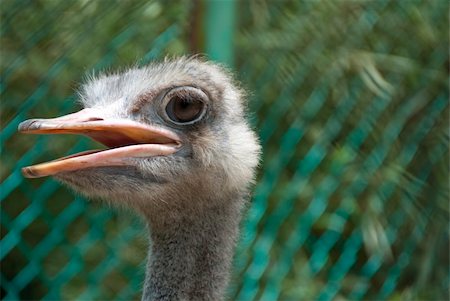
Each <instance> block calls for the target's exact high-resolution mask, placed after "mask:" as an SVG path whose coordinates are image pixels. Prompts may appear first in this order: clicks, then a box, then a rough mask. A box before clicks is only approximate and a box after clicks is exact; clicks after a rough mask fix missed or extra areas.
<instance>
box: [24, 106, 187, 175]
mask: <svg viewBox="0 0 450 301" xmlns="http://www.w3.org/2000/svg"><path fill="white" fill-rule="evenodd" d="M19 132H21V133H26V134H81V135H86V136H88V137H90V138H91V139H93V140H96V141H98V142H100V143H102V144H104V145H106V146H108V147H109V148H111V149H107V150H93V151H87V152H83V153H78V154H74V155H71V156H68V157H64V158H60V159H57V160H55V161H51V162H47V163H42V164H38V165H33V166H28V167H24V168H23V169H22V173H23V174H24V176H25V177H28V178H37V177H45V176H51V175H55V174H58V173H61V172H69V171H75V170H80V169H85V168H90V167H100V166H127V165H131V164H132V161H133V158H139V157H140V158H142V157H153V156H167V155H170V154H173V153H175V152H176V151H178V149H179V147H180V146H181V139H180V138H179V136H178V135H177V134H175V133H174V132H172V131H169V130H166V129H164V128H160V127H156V126H150V125H147V124H143V123H139V122H136V121H131V120H127V119H104V118H102V117H100V114H99V112H98V111H96V110H94V109H84V110H81V111H79V112H77V113H73V114H69V115H66V116H62V117H59V118H53V119H29V120H26V121H24V122H22V123H21V124H20V125H19Z"/></svg>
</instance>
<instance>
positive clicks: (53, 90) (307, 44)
mask: <svg viewBox="0 0 450 301" xmlns="http://www.w3.org/2000/svg"><path fill="white" fill-rule="evenodd" d="M197 4H198V3H197ZM203 4H204V3H203ZM236 6H237V12H238V14H237V15H236V18H235V20H234V21H235V22H236V24H237V25H236V28H237V31H236V35H235V45H234V55H235V57H236V61H235V63H234V66H235V67H234V69H235V70H234V71H235V73H236V74H237V76H238V78H239V79H240V80H241V81H242V82H243V83H244V86H245V87H246V88H247V89H248V90H249V91H250V94H249V107H250V109H249V112H251V113H250V118H251V119H252V122H253V124H254V126H255V128H256V129H257V130H258V132H259V135H260V137H261V142H262V145H263V147H264V157H263V163H262V166H261V168H260V172H259V176H258V181H257V184H256V186H255V188H254V195H253V200H252V203H251V206H250V208H249V210H248V212H247V215H246V218H245V220H244V221H243V224H242V238H241V241H240V243H239V246H238V250H237V253H236V254H237V255H236V258H235V264H234V269H233V279H232V281H231V284H230V288H229V292H228V295H229V298H230V299H233V300H299V299H318V300H335V299H351V300H362V299H382V300H384V299H390V300H395V299H399V298H405V299H447V298H448V291H449V270H448V266H449V260H448V252H449V250H448V246H449V233H448V213H449V208H448V199H449V181H448V166H449V129H448V122H449V120H448V116H449V106H448V104H449V100H448V99H449V95H448V62H449V61H448V43H449V41H448V14H447V13H448V9H449V5H448V1H446V0H436V1H431V2H430V1H423V2H422V1H384V0H378V1H337V2H331V1H297V2H294V1H291V2H289V1H287V2H285V1H280V2H264V1H248V2H242V3H239V4H238V5H236ZM0 7H1V28H0V31H1V70H2V80H1V83H0V84H1V85H0V91H1V95H2V96H1V120H0V122H1V128H2V131H1V134H0V137H1V151H2V156H1V157H2V162H1V163H2V164H1V165H2V168H1V179H2V184H1V189H0V201H1V206H2V208H1V209H2V210H1V211H0V214H1V242H0V260H1V264H2V265H1V266H2V269H1V279H0V280H1V281H0V287H1V296H2V299H5V300H25V299H44V300H55V299H79V300H84V299H86V300H91V299H120V300H129V299H138V298H139V295H140V289H141V288H140V287H141V283H142V281H143V276H144V261H145V254H146V239H145V235H144V234H143V228H144V227H143V225H142V223H141V222H140V221H139V220H136V219H135V217H134V216H132V215H128V214H126V213H118V212H116V211H115V210H113V209H110V208H105V207H104V206H102V205H101V204H97V203H95V202H87V201H86V200H84V199H82V198H81V197H78V196H74V195H73V194H72V193H71V192H69V191H68V190H66V189H65V188H63V187H61V186H60V185H59V184H58V183H57V182H55V181H54V180H52V179H43V180H33V181H30V180H24V179H23V178H22V176H21V174H20V168H21V167H23V166H26V165H31V164H33V163H36V162H42V161H47V160H50V159H53V158H56V157H60V156H61V155H62V154H64V153H66V154H71V153H74V152H77V151H82V150H86V149H88V148H89V147H90V146H92V144H91V143H92V142H90V141H88V140H85V139H80V138H78V137H77V138H71V137H67V138H66V137H65V138H63V139H52V140H50V139H49V138H48V137H46V136H40V137H30V136H25V135H18V134H16V129H17V126H18V124H19V122H21V121H23V120H25V119H27V118H31V117H52V116H57V115H61V114H65V113H69V112H71V111H74V110H75V109H77V104H76V94H75V93H74V90H75V89H76V87H77V84H76V82H77V81H78V80H81V79H82V76H83V75H84V74H86V73H89V72H91V70H94V71H100V70H116V69H118V68H119V69H120V68H121V67H123V66H127V65H130V64H145V63H146V62H148V61H150V60H153V59H158V58H161V57H164V56H165V55H181V54H186V53H189V52H190V51H191V49H192V48H199V49H201V45H200V47H195V46H196V45H194V47H193V46H192V43H193V41H192V40H193V38H192V36H193V35H192V31H193V30H200V31H201V32H200V33H197V34H198V35H199V36H202V29H198V28H197V27H195V26H191V25H192V24H193V23H195V22H194V21H195V20H194V19H195V18H198V17H199V16H201V15H202V14H207V13H211V12H210V11H208V10H206V9H205V7H204V5H190V4H188V3H184V2H171V1H169V2H163V1H151V2H147V1H81V0H79V1H77V0H73V1H27V0H15V1H12V0H7V1H2V2H1V4H0ZM216 13H217V12H216ZM205 20H207V21H206V22H208V23H207V24H204V26H205V27H206V28H211V27H212V26H220V24H216V23H213V22H215V20H217V18H214V16H207V17H205ZM199 40H200V42H199V43H200V44H201V39H199ZM194 42H195V41H194ZM197 42H198V41H197ZM197 46H198V45H197ZM215 51H220V50H217V49H216V50H215Z"/></svg>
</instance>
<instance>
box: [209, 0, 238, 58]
mask: <svg viewBox="0 0 450 301" xmlns="http://www.w3.org/2000/svg"><path fill="white" fill-rule="evenodd" d="M235 16H236V1H234V0H209V1H206V15H205V22H204V30H205V49H206V53H207V54H208V55H209V58H210V59H212V60H215V61H219V62H222V63H225V64H227V65H228V66H229V67H233V65H234V52H233V50H234V32H235V28H236V18H235Z"/></svg>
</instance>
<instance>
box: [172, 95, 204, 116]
mask: <svg viewBox="0 0 450 301" xmlns="http://www.w3.org/2000/svg"><path fill="white" fill-rule="evenodd" d="M202 108H203V103H202V102H201V101H199V100H196V99H185V98H180V97H178V96H175V97H173V98H172V99H171V100H170V102H169V104H168V106H167V109H166V111H167V114H168V115H169V117H170V118H171V119H172V120H173V121H176V122H189V121H192V120H195V119H196V118H197V117H199V115H200V114H201V112H202Z"/></svg>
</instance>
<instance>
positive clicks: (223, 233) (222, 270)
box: [142, 200, 241, 301]
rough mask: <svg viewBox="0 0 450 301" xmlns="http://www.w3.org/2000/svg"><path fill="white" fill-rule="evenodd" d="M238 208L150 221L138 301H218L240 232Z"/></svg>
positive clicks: (227, 204) (225, 206)
mask: <svg viewBox="0 0 450 301" xmlns="http://www.w3.org/2000/svg"><path fill="white" fill-rule="evenodd" d="M239 203H240V202H236V200H233V201H228V202H220V204H221V205H217V204H218V203H217V202H215V204H216V205H215V206H210V207H208V208H202V209H201V210H200V212H199V211H197V210H198V209H197V210H196V211H195V213H194V212H191V214H186V212H184V214H183V215H177V214H176V213H175V214H173V216H171V217H166V216H165V217H164V221H162V219H161V220H159V221H158V222H155V221H154V220H151V221H149V225H150V239H151V242H150V250H149V257H148V262H147V271H146V278H145V284H144V293H143V296H142V300H145V301H147V300H222V299H223V295H224V291H225V289H226V286H227V282H228V278H229V271H230V265H231V261H232V258H233V253H234V247H235V242H236V239H237V236H238V232H239V222H240V215H241V213H240V211H241V210H240V205H239Z"/></svg>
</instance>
